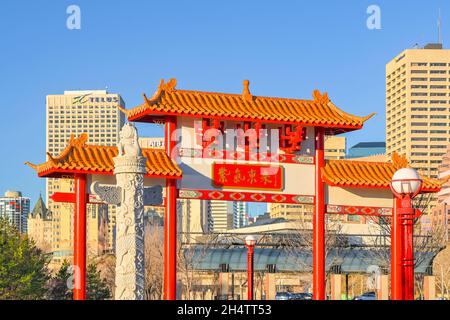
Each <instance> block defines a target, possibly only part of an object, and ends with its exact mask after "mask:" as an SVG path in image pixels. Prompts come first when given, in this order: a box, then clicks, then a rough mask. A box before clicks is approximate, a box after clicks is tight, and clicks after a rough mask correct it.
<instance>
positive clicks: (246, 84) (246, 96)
mask: <svg viewBox="0 0 450 320" xmlns="http://www.w3.org/2000/svg"><path fill="white" fill-rule="evenodd" d="M242 84H243V86H244V89H243V90H242V98H244V100H245V101H247V102H253V95H252V94H251V93H250V89H249V87H250V81H249V80H247V79H245V80H244V81H242Z"/></svg>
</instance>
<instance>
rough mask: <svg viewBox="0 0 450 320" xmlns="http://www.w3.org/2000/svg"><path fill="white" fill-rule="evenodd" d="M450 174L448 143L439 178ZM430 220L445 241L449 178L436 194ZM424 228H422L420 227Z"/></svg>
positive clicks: (449, 207)
mask: <svg viewBox="0 0 450 320" xmlns="http://www.w3.org/2000/svg"><path fill="white" fill-rule="evenodd" d="M449 175H450V145H449V147H448V149H447V153H446V154H445V155H444V157H443V159H442V163H441V164H440V165H439V178H445V177H448V176H449ZM430 222H431V225H432V229H433V230H434V231H435V232H442V235H443V237H444V238H445V239H446V241H449V240H450V238H449V234H450V232H449V231H450V180H449V181H447V182H446V183H444V185H442V189H441V191H439V192H438V195H437V205H436V206H435V207H434V208H433V209H432V210H431V215H430ZM422 229H424V228H422Z"/></svg>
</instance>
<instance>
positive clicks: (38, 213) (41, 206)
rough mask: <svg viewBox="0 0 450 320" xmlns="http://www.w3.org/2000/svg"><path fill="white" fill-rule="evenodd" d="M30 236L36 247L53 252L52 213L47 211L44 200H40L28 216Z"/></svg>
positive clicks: (40, 198) (40, 197)
mask: <svg viewBox="0 0 450 320" xmlns="http://www.w3.org/2000/svg"><path fill="white" fill-rule="evenodd" d="M27 224H28V236H29V237H30V238H31V239H33V241H34V242H35V243H36V246H37V247H38V248H40V249H41V250H43V251H44V252H50V251H51V243H52V213H51V211H50V210H48V209H47V207H46V205H45V202H44V199H42V196H41V195H39V199H38V201H37V202H36V204H35V205H34V208H33V210H32V211H31V213H30V214H29V215H28V222H27Z"/></svg>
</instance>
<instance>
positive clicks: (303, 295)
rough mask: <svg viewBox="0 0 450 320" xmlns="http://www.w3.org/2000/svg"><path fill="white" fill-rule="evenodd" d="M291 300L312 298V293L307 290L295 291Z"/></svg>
mask: <svg viewBox="0 0 450 320" xmlns="http://www.w3.org/2000/svg"><path fill="white" fill-rule="evenodd" d="M289 300H312V294H311V293H307V292H301V293H293V294H291V297H290V299H289Z"/></svg>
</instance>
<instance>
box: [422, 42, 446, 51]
mask: <svg viewBox="0 0 450 320" xmlns="http://www.w3.org/2000/svg"><path fill="white" fill-rule="evenodd" d="M423 48H424V49H434V50H441V49H442V48H443V47H442V43H428V44H427V45H425V46H424V47H423Z"/></svg>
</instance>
